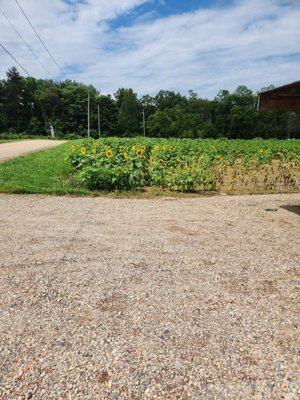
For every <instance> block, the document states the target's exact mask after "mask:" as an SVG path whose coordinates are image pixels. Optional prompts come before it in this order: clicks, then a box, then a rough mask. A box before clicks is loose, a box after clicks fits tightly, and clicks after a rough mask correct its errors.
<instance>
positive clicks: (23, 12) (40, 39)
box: [15, 0, 67, 78]
mask: <svg viewBox="0 0 300 400" xmlns="http://www.w3.org/2000/svg"><path fill="white" fill-rule="evenodd" d="M15 2H16V3H17V5H18V6H19V8H20V10H21V12H22V14H23V15H24V17H25V18H26V19H27V21H28V23H29V25H30V26H31V28H32V30H33V32H34V33H35V34H36V36H37V37H38V39H39V41H40V42H41V43H42V45H43V46H44V48H45V50H46V51H47V53H48V54H49V56H50V57H51V58H52V60H53V62H54V64H55V65H56V66H57V68H58V69H59V70H60V72H61V73H62V74H63V75H64V76H65V77H66V78H67V76H66V74H65V73H64V71H63V70H62V68H61V67H60V66H59V64H58V63H57V62H56V60H55V58H54V57H53V55H52V54H51V53H50V51H49V50H48V48H47V46H46V45H45V43H44V41H43V40H42V38H41V37H40V35H39V34H38V33H37V31H36V29H35V28H34V26H33V25H32V23H31V22H30V20H29V18H28V17H27V15H26V13H25V11H24V10H23V8H22V7H21V5H20V3H19V2H18V0H15Z"/></svg>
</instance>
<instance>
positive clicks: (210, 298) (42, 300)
mask: <svg viewBox="0 0 300 400" xmlns="http://www.w3.org/2000/svg"><path fill="white" fill-rule="evenodd" d="M299 214H300V194H299V193H297V194H272V195H257V196H214V197H203V198H189V199H187V198H172V197H160V198H157V199H112V198H108V197H106V198H101V197H97V198H91V197H89V198H75V197H74V198H73V197H51V196H42V195H26V196H24V195H22V196H21V195H5V194H0V215H1V219H0V225H1V227H0V228H1V229H0V240H1V246H0V304H1V313H0V359H1V363H0V398H1V399H3V400H8V399H31V398H32V399H47V400H48V399H55V400H58V399H85V400H86V399H101V400H102V399H103V400H105V399H108V400H109V399H130V400H135V399H136V400H140V399H163V400H165V399H172V400H173V399H182V400H185V399H194V400H196V399H197V400H199V399H223V400H224V399H234V400H235V399H242V400H247V399H249V400H250V399H263V400H267V399H286V400H289V399H299V398H300V374H299V365H300V364H299V362H300V335H299V326H300V320H299V304H300V302H299V300H300V299H299V291H300V286H299V276H300V240H299V238H300V215H299Z"/></svg>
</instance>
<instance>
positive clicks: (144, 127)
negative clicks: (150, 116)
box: [142, 109, 146, 137]
mask: <svg viewBox="0 0 300 400" xmlns="http://www.w3.org/2000/svg"><path fill="white" fill-rule="evenodd" d="M142 114H143V132H144V137H145V136H146V125H145V110H144V109H143V112H142Z"/></svg>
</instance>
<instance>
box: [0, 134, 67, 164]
mask: <svg viewBox="0 0 300 400" xmlns="http://www.w3.org/2000/svg"><path fill="white" fill-rule="evenodd" d="M63 143H66V140H47V139H41V140H20V141H18V142H8V143H0V162H2V161H6V160H8V159H9V158H13V157H19V156H22V155H23V154H27V153H32V152H34V151H39V150H45V149H49V148H50V147H55V146H59V145H60V144H63Z"/></svg>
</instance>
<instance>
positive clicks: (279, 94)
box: [257, 81, 300, 111]
mask: <svg viewBox="0 0 300 400" xmlns="http://www.w3.org/2000/svg"><path fill="white" fill-rule="evenodd" d="M257 109H258V111H300V81H297V82H293V83H289V84H288V85H284V86H280V87H277V88H274V89H270V90H266V91H263V92H260V93H259V94H258V105H257Z"/></svg>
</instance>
